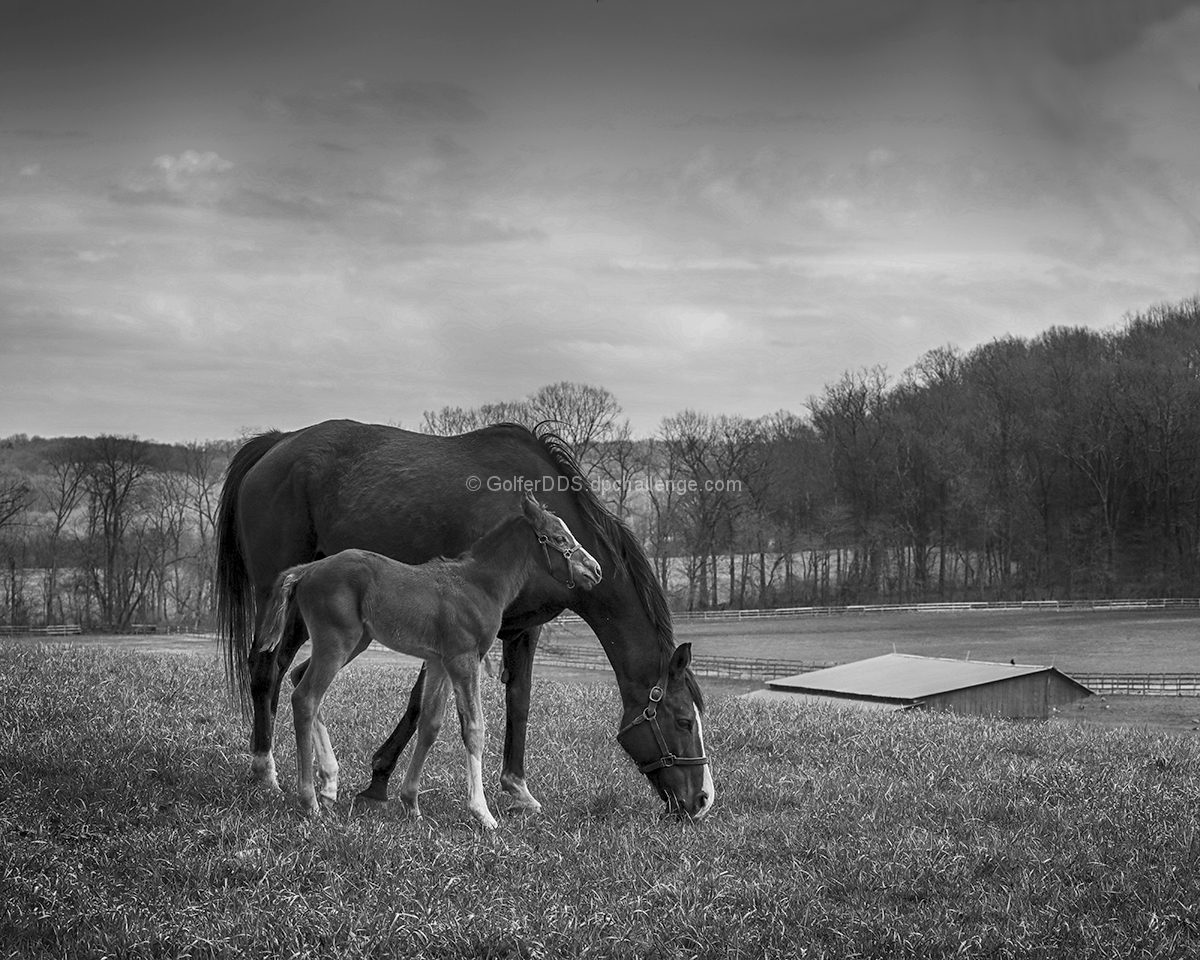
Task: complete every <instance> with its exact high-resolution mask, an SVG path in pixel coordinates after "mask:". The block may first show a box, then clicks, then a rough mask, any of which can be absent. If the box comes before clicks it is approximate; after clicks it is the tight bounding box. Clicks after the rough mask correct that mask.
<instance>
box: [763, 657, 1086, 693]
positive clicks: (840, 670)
mask: <svg viewBox="0 0 1200 960" xmlns="http://www.w3.org/2000/svg"><path fill="white" fill-rule="evenodd" d="M1047 671H1049V672H1053V673H1056V674H1058V675H1059V676H1062V677H1063V678H1064V679H1065V680H1067V681H1069V682H1070V683H1075V681H1074V680H1071V678H1070V677H1067V676H1066V675H1065V674H1062V673H1061V672H1060V671H1058V670H1056V669H1055V668H1054V667H1046V666H1035V665H1031V664H1021V663H1018V664H1013V663H989V662H988V661H986V660H950V659H945V658H942V657H919V656H914V655H912V654H907V653H888V654H884V655H883V656H881V657H872V658H871V659H869V660H859V661H857V662H855V663H843V664H840V665H839V666H836V667H828V668H826V669H824V670H815V671H813V672H812V673H799V674H796V675H795V676H791V677H780V678H779V679H777V680H768V681H767V686H768V687H769V688H770V689H772V690H780V691H788V690H792V691H802V692H808V693H817V694H831V695H834V696H839V695H840V696H852V697H870V698H873V699H878V700H886V701H892V702H900V703H912V702H915V701H918V700H922V699H924V698H926V697H932V696H936V695H937V694H939V693H948V692H949V691H951V690H962V689H964V688H967V687H978V686H982V685H984V684H989V683H996V682H997V681H1000V680H1011V679H1013V678H1015V677H1024V676H1028V675H1029V674H1033V673H1042V672H1047Z"/></svg>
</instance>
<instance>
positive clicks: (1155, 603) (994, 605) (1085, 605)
mask: <svg viewBox="0 0 1200 960" xmlns="http://www.w3.org/2000/svg"><path fill="white" fill-rule="evenodd" d="M1175 609H1180V610H1200V598H1198V597H1183V598H1179V597H1166V598H1163V597H1160V598H1157V599H1150V600H966V601H960V602H954V603H865V604H852V605H849V606H844V607H776V608H772V609H750V610H683V611H680V612H679V613H673V614H671V618H672V619H673V620H774V619H781V620H786V619H802V618H807V617H838V616H847V615H850V616H852V615H855V614H864V613H963V612H966V611H970V610H996V611H1021V610H1025V611H1029V610H1042V611H1051V612H1053V611H1071V610H1175ZM558 620H559V622H560V623H581V622H582V621H581V620H580V618H579V617H577V616H576V615H575V614H572V613H564V614H561V615H560V616H559V618H558Z"/></svg>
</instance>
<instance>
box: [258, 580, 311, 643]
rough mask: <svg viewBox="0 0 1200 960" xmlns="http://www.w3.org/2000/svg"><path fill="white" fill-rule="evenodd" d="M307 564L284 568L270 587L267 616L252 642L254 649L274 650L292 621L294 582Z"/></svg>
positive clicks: (296, 582) (293, 612) (296, 581)
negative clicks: (261, 629)
mask: <svg viewBox="0 0 1200 960" xmlns="http://www.w3.org/2000/svg"><path fill="white" fill-rule="evenodd" d="M306 566H307V564H304V565H301V566H299V567H292V568H290V569H288V570H284V571H283V573H281V574H280V575H279V578H278V579H277V580H276V581H275V586H274V587H272V588H271V599H270V600H269V601H268V602H267V618H266V620H265V621H264V622H263V631H262V633H261V634H259V637H258V640H257V641H256V642H255V644H254V649H256V650H268V651H269V650H274V649H275V648H276V647H278V646H279V643H280V641H281V640H283V635H284V633H285V632H286V631H287V628H288V626H289V625H290V624H291V622H292V617H293V616H294V615H295V612H296V608H295V606H294V605H293V603H292V599H293V597H294V595H295V593H296V584H298V583H299V582H300V580H301V578H302V577H303V576H304V571H305V567H306Z"/></svg>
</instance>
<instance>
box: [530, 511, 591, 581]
mask: <svg viewBox="0 0 1200 960" xmlns="http://www.w3.org/2000/svg"><path fill="white" fill-rule="evenodd" d="M521 509H522V510H523V511H524V514H525V519H526V520H528V521H529V524H530V526H532V527H533V531H534V533H536V534H537V538H538V543H540V544H541V545H542V547H543V548H544V549H545V550H546V562H547V563H549V562H550V551H551V550H555V551H557V552H558V553H561V554H562V555H563V558H564V559H565V560H566V562H567V581H568V583H567V585H568V586H572V587H573V586H580V587H582V588H583V589H584V590H591V589H592V587H594V586H595V585H596V584H598V583H599V582H600V580H601V576H602V575H601V572H600V564H598V563H597V562H596V558H595V557H593V556H592V555H591V554H590V553H588V552H587V551H586V550H584V549H583V547H582V546H581V545H580V543H579V541H578V540H576V539H575V534H573V533H572V532H571V528H570V527H568V526H567V525H566V524H565V523H563V521H562V520H561V519H560V518H559V517H558V516H556V515H555V514H553V513H551V512H550V511H549V510H548V509H546V507H544V506H543V505H542V504H540V503H538V502H537V500H536V499H535V498H534V497H533V495H532V494H529V493H526V494H525V497H524V499H523V500H522V501H521ZM551 570H552V571H553V567H551Z"/></svg>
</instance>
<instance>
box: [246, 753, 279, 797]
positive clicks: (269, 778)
mask: <svg viewBox="0 0 1200 960" xmlns="http://www.w3.org/2000/svg"><path fill="white" fill-rule="evenodd" d="M250 773H251V775H252V776H253V777H254V779H255V780H256V781H257V782H258V783H259V784H261V785H262V786H263V787H265V788H266V789H268V790H270V791H271V792H272V793H283V790H282V789H280V786H279V779H278V777H277V776H276V775H275V755H274V754H273V753H272V752H271V751H270V750H268V751H267V752H266V753H256V754H254V755H253V756H252V757H251V758H250Z"/></svg>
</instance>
